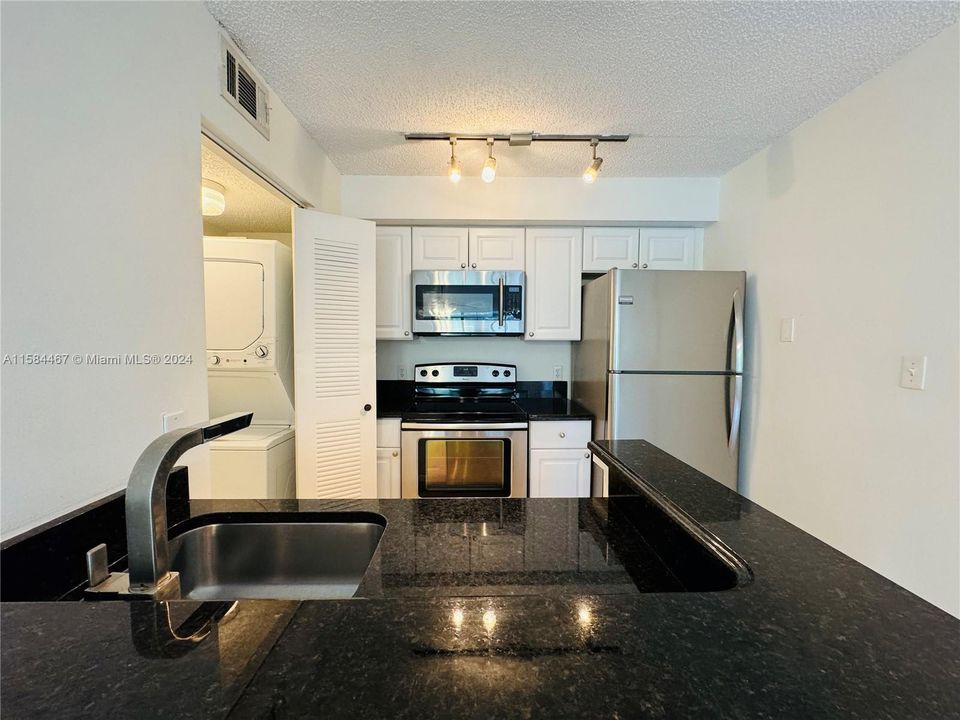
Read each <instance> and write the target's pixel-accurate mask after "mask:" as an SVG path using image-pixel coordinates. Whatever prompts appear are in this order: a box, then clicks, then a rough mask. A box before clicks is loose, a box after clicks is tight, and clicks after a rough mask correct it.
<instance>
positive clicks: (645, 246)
mask: <svg viewBox="0 0 960 720" xmlns="http://www.w3.org/2000/svg"><path fill="white" fill-rule="evenodd" d="M701 232H702V231H701V230H699V229H698V228H642V229H641V230H640V265H641V267H644V268H649V269H651V270H694V269H696V267H697V265H698V263H697V245H698V242H699V236H700V233H701Z"/></svg>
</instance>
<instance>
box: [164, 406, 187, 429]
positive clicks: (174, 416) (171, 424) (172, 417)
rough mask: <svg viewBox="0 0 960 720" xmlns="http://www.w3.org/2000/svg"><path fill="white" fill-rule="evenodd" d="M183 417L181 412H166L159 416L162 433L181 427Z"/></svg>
mask: <svg viewBox="0 0 960 720" xmlns="http://www.w3.org/2000/svg"><path fill="white" fill-rule="evenodd" d="M183 417H184V412H183V410H176V411H175V412H168V413H164V414H163V415H161V416H160V425H161V427H163V432H170V431H171V430H176V429H177V428H179V427H183Z"/></svg>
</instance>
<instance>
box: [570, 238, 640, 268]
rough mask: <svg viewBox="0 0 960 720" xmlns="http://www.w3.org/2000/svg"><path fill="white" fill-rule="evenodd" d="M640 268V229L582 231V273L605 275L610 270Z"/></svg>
mask: <svg viewBox="0 0 960 720" xmlns="http://www.w3.org/2000/svg"><path fill="white" fill-rule="evenodd" d="M639 266H640V229H639V228H635V227H634V228H629V227H588V228H584V229H583V271H584V272H599V273H605V272H607V271H608V270H610V269H611V268H619V269H621V270H633V269H635V268H638V267H639Z"/></svg>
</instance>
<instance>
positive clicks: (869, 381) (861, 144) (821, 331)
mask: <svg viewBox="0 0 960 720" xmlns="http://www.w3.org/2000/svg"><path fill="white" fill-rule="evenodd" d="M958 40H960V36H958V29H957V26H954V27H952V28H950V29H948V30H947V31H945V32H944V33H942V34H941V35H940V36H938V37H936V38H934V39H932V40H930V41H929V42H928V43H926V44H925V45H923V46H921V47H920V48H918V49H916V50H915V51H913V52H911V53H910V54H909V55H907V56H906V57H905V58H903V59H902V60H901V61H899V62H898V63H897V64H895V65H893V66H892V67H890V68H889V69H887V70H885V71H884V72H882V73H881V74H879V75H878V76H876V77H875V78H873V79H872V80H870V81H868V82H866V83H864V84H863V85H862V86H860V87H859V88H857V89H856V90H854V91H853V92H852V93H850V94H849V95H848V96H847V97H845V98H843V99H841V100H840V101H839V102H837V103H836V104H834V105H833V106H831V107H829V108H827V109H826V110H824V111H823V112H821V113H819V114H818V115H816V116H815V117H813V118H811V119H810V120H809V121H807V122H806V123H805V124H803V125H802V126H800V127H799V128H797V129H796V130H795V131H793V132H792V133H790V134H789V135H787V136H786V137H784V138H783V139H782V140H780V141H779V142H777V143H775V144H774V145H772V146H771V147H770V148H768V149H767V150H765V151H763V152H761V153H759V154H758V155H756V156H754V157H752V158H751V159H749V160H747V161H746V162H745V163H743V164H742V165H740V166H739V167H738V168H736V169H735V170H733V171H732V172H730V173H729V174H728V175H726V176H725V177H723V179H722V180H721V186H720V187H721V190H720V222H719V223H717V224H716V225H714V226H713V227H711V228H709V229H708V230H707V241H706V243H705V266H706V267H707V268H708V269H740V268H743V269H746V270H747V271H748V273H749V281H748V283H749V288H748V297H747V303H748V304H747V328H748V331H749V337H750V339H751V343H750V347H749V356H748V364H747V372H748V378H749V379H748V385H747V390H748V404H747V408H746V414H745V416H744V433H743V435H744V452H743V463H742V465H743V467H742V470H743V483H744V484H743V490H744V492H745V493H746V494H747V496H749V497H750V498H751V499H753V500H755V501H757V502H758V503H760V504H761V505H763V506H764V507H766V508H769V509H770V510H772V511H773V512H775V513H778V514H779V515H781V516H782V517H784V518H786V519H787V520H789V521H791V522H793V523H795V524H797V525H798V526H800V527H801V528H803V529H804V530H807V531H808V532H811V533H813V534H814V535H816V536H817V537H819V538H821V539H822V540H824V541H826V542H827V543H829V544H831V545H833V546H835V547H837V548H839V549H840V550H842V551H843V552H845V553H847V554H849V555H851V556H853V557H854V558H856V559H857V560H859V561H861V562H863V563H865V564H866V565H868V566H870V567H871V568H873V569H874V570H876V571H877V572H879V573H881V574H883V575H885V576H887V577H889V578H891V579H892V580H894V581H895V582H897V583H899V584H901V585H903V586H904V587H906V588H907V589H909V590H911V591H913V592H915V593H917V594H918V595H920V596H921V597H923V598H926V599H927V600H929V601H930V602H932V603H934V604H935V605H938V606H939V607H941V608H943V609H944V610H947V611H948V612H951V613H953V614H954V615H960V478H958V454H960V427H958V423H960V420H958V416H960V407H958V392H960V386H958V383H960V337H958V325H960V314H958V296H960V284H958V265H960V255H958V246H960V242H958V237H960V227H958V214H960V205H958V202H960V201H958V198H960V183H958V155H960V147H958V137H957V128H958V122H960V118H958V81H960V78H958V71H957V68H958ZM783 318H796V340H795V342H793V343H781V342H780V340H779V336H780V324H781V320H782V319H783ZM902 355H926V356H928V358H929V365H928V373H927V386H926V390H924V391H916V390H906V389H903V388H901V387H899V386H898V381H899V376H900V358H901V356H902Z"/></svg>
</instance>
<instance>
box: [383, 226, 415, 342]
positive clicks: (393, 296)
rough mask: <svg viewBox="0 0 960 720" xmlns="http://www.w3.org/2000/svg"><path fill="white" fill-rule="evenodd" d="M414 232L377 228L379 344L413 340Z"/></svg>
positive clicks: (402, 229) (392, 228) (401, 229)
mask: <svg viewBox="0 0 960 720" xmlns="http://www.w3.org/2000/svg"><path fill="white" fill-rule="evenodd" d="M410 254H411V247H410V228H408V227H378V228H377V340H411V339H412V337H413V336H412V335H411V334H410V317H411V309H410V293H411V288H410Z"/></svg>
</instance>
